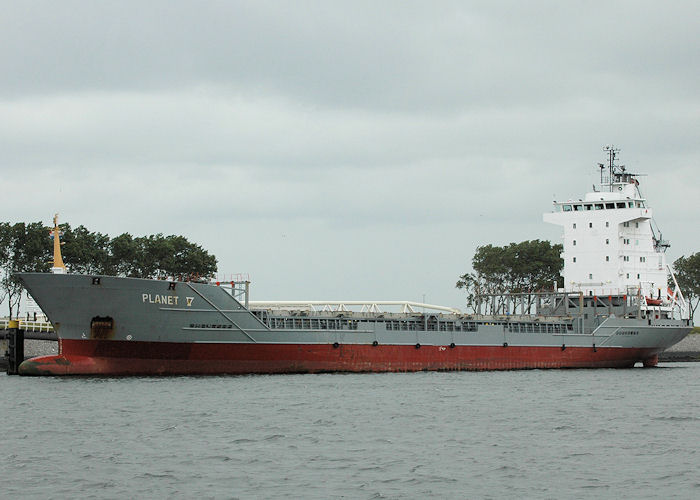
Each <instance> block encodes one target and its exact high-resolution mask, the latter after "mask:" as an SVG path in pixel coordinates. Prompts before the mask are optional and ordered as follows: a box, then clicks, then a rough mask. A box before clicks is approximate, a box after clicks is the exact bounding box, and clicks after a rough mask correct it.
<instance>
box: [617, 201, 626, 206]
mask: <svg viewBox="0 0 700 500" xmlns="http://www.w3.org/2000/svg"><path fill="white" fill-rule="evenodd" d="M617 208H625V202H624V201H622V202H619V201H618V202H617Z"/></svg>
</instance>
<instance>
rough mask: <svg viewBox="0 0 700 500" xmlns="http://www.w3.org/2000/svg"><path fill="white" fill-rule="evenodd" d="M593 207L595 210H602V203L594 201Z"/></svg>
mask: <svg viewBox="0 0 700 500" xmlns="http://www.w3.org/2000/svg"><path fill="white" fill-rule="evenodd" d="M595 209H596V210H603V204H602V203H596V204H595Z"/></svg>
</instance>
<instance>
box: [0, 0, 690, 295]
mask: <svg viewBox="0 0 700 500" xmlns="http://www.w3.org/2000/svg"><path fill="white" fill-rule="evenodd" d="M0 6H1V7H2V14H1V15H0V68H1V70H0V179H1V181H2V182H1V184H0V185H1V186H2V192H3V195H2V199H3V202H2V209H1V210H2V211H1V212H0V213H1V216H0V220H2V221H7V222H19V221H26V222H29V221H37V220H40V221H42V222H44V223H45V224H47V225H48V224H49V223H50V221H51V218H52V216H53V214H54V213H55V212H59V213H60V220H61V221H62V222H69V223H70V224H71V226H78V225H80V224H82V225H85V226H86V227H88V228H89V229H91V230H93V231H100V232H103V233H107V234H109V235H110V236H116V235H118V234H121V233H124V232H128V233H131V234H132V235H135V236H136V235H145V234H154V233H164V234H182V235H184V236H186V237H187V238H189V239H190V240H191V241H194V242H196V243H199V244H201V245H202V246H203V247H204V248H205V249H207V250H209V251H210V252H211V253H213V254H215V255H216V256H217V258H218V260H219V271H220V272H221V273H227V274H230V273H236V272H247V273H250V275H251V278H252V280H253V285H252V298H253V299H256V300H264V299H288V300H300V299H325V300H331V299H335V300H338V299H347V300H364V299H372V300H397V299H405V300H417V301H422V299H423V295H425V300H426V301H427V302H431V303H439V304H444V305H450V306H457V307H462V308H463V294H462V292H460V291H458V290H456V289H455V288H454V284H455V281H456V280H457V278H458V276H459V275H460V274H462V273H464V272H466V271H468V270H469V269H470V261H471V257H472V255H473V254H474V250H475V248H476V247H477V246H479V245H485V244H489V243H491V244H497V245H503V244H507V243H509V242H514V241H515V242H517V241H522V240H526V239H535V238H540V239H550V240H552V241H553V242H555V243H556V242H560V237H561V235H560V229H559V228H557V227H556V226H549V225H547V224H545V223H544V222H542V213H544V212H547V211H550V210H551V203H552V200H553V199H566V198H570V197H576V198H578V197H581V196H582V195H583V193H584V192H586V191H589V190H590V188H591V184H592V183H593V182H594V181H595V180H596V177H597V175H598V170H597V167H596V164H597V163H598V162H602V161H604V158H605V156H604V153H603V151H602V148H603V146H605V145H606V144H611V143H612V144H615V145H616V146H618V147H620V148H621V149H622V153H621V163H623V164H625V165H627V167H628V168H629V169H631V170H632V171H635V172H642V173H645V174H648V176H647V177H645V178H642V179H641V181H642V185H641V188H642V190H643V193H644V194H645V195H646V196H647V198H648V199H649V203H650V205H651V206H652V207H653V208H654V209H655V214H656V221H657V222H658V224H659V226H660V227H661V229H662V231H663V234H664V237H666V238H668V239H669V240H670V241H671V245H672V246H671V249H670V250H669V255H668V257H669V261H671V262H672V261H673V260H675V258H677V257H679V256H681V255H688V254H690V253H694V252H697V251H700V231H699V230H698V215H700V209H699V208H698V205H697V202H698V200H700V182H699V178H700V140H699V139H700V2H697V0H690V1H666V2H658V1H649V2H641V1H629V2H611V1H601V2H584V1H581V2H561V1H551V2H545V1H530V2H521V1H514V2H495V1H483V2H470V1H455V2H450V1H431V2H412V1H405V0H404V1H396V2H389V1H382V2H377V1H371V2H369V1H368V2H362V1H358V0H353V1H348V2H329V1H318V2H302V1H295V2H263V1H260V0H256V1H249V2H248V1H226V2H215V1H209V2H184V1H163V2H156V1H147V2H144V1H138V2H128V1H123V0H121V1H113V2H108V1H101V2H93V1H84V2H71V1H62V2H55V1H48V2H32V1H21V2H17V1H1V2H0Z"/></svg>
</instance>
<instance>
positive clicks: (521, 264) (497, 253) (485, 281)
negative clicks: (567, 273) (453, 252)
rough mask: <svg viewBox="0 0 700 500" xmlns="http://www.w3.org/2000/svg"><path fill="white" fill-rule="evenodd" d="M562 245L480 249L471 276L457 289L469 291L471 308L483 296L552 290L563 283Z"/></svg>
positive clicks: (526, 244) (533, 242) (544, 243)
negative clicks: (477, 297)
mask: <svg viewBox="0 0 700 500" xmlns="http://www.w3.org/2000/svg"><path fill="white" fill-rule="evenodd" d="M562 249H563V247H562V245H560V244H557V245H552V244H551V243H550V242H549V241H540V240H528V241H523V242H520V243H511V244H509V245H506V246H503V247H498V246H493V245H485V246H480V247H477V249H476V252H475V253H474V257H473V258H472V269H473V271H472V272H471V273H465V274H463V275H461V276H460V277H459V280H458V281H457V284H456V287H457V288H461V289H464V290H466V292H467V306H469V307H471V308H474V306H475V299H476V296H477V295H480V294H504V293H522V292H533V291H538V290H545V289H551V288H552V287H553V286H554V283H555V282H557V283H558V282H560V281H561V278H560V273H561V270H562V268H563V267H564V260H563V259H562V258H561V256H560V254H561V252H562Z"/></svg>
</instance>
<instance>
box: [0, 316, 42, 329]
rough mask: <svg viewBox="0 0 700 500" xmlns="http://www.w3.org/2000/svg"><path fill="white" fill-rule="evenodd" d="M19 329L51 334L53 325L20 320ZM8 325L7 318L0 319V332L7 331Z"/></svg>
mask: <svg viewBox="0 0 700 500" xmlns="http://www.w3.org/2000/svg"><path fill="white" fill-rule="evenodd" d="M18 321H19V329H20V330H24V331H25V332H53V325H52V324H51V323H49V322H48V321H34V320H26V319H20V320H18ZM9 324H10V320H9V318H0V330H7V329H8V327H9Z"/></svg>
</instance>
